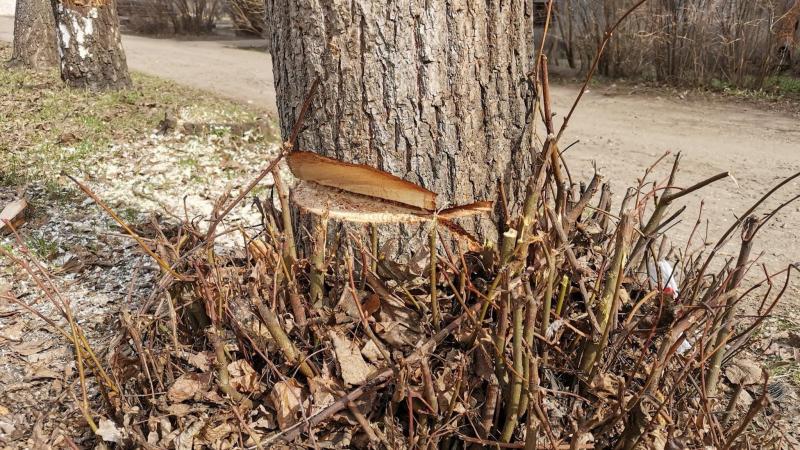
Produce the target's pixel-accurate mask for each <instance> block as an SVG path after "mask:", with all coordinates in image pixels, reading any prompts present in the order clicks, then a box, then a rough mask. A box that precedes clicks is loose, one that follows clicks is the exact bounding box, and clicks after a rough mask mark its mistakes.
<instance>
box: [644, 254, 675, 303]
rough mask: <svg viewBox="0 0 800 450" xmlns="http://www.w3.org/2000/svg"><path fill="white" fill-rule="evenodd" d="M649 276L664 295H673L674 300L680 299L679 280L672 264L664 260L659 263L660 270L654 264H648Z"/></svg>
mask: <svg viewBox="0 0 800 450" xmlns="http://www.w3.org/2000/svg"><path fill="white" fill-rule="evenodd" d="M647 275H648V276H649V277H650V281H652V282H653V284H655V285H656V286H658V288H659V289H661V290H662V291H664V293H666V294H669V293H671V294H672V296H673V298H677V297H678V279H677V274H676V273H675V269H674V268H673V267H672V264H671V263H670V262H669V261H667V260H664V259H662V260H661V261H659V262H658V268H656V266H655V264H653V263H652V262H649V263H647Z"/></svg>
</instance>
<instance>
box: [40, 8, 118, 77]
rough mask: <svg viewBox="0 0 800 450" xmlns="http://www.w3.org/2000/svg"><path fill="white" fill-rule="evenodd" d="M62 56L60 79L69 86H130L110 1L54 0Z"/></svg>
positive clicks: (116, 21)
mask: <svg viewBox="0 0 800 450" xmlns="http://www.w3.org/2000/svg"><path fill="white" fill-rule="evenodd" d="M53 8H54V11H55V18H56V25H57V30H58V33H57V34H58V41H59V46H60V56H61V79H63V80H64V81H65V82H66V83H67V85H69V86H72V87H80V88H88V89H92V90H100V89H122V88H126V87H128V86H130V83H131V79H130V76H129V75H128V64H127V62H126V60H125V52H124V51H123V49H122V42H121V40H120V33H119V18H118V17H117V8H116V4H115V2H114V1H113V0H61V1H59V0H53Z"/></svg>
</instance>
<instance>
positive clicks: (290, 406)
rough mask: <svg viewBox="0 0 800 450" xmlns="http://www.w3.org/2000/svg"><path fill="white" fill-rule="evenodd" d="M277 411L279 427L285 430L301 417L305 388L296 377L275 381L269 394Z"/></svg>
mask: <svg viewBox="0 0 800 450" xmlns="http://www.w3.org/2000/svg"><path fill="white" fill-rule="evenodd" d="M269 398H270V400H272V404H273V405H274V406H275V411H276V412H277V419H278V428H280V429H281V430H285V429H287V428H289V427H291V426H292V425H294V424H295V423H297V421H298V420H299V419H300V417H301V412H302V411H301V408H302V404H303V388H302V387H300V383H298V382H297V380H295V379H294V378H290V379H288V380H286V381H279V382H277V383H275V387H273V388H272V392H271V393H270V394H269Z"/></svg>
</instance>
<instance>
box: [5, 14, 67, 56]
mask: <svg viewBox="0 0 800 450" xmlns="http://www.w3.org/2000/svg"><path fill="white" fill-rule="evenodd" d="M9 64H10V65H11V66H20V67H26V68H30V69H40V68H44V67H51V66H55V65H56V64H58V47H57V39H56V24H55V19H54V18H53V8H52V6H51V4H50V0H17V6H16V11H15V13H14V50H13V53H12V54H11V61H10V62H9Z"/></svg>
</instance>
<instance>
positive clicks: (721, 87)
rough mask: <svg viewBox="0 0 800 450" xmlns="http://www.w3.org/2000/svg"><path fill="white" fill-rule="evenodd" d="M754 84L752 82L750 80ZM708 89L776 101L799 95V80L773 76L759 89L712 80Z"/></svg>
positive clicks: (735, 95) (791, 77)
mask: <svg viewBox="0 0 800 450" xmlns="http://www.w3.org/2000/svg"><path fill="white" fill-rule="evenodd" d="M750 81H753V83H755V81H754V80H750ZM709 88H710V89H711V90H714V91H718V92H722V93H725V94H728V95H733V96H734V97H743V98H752V99H766V100H776V99H779V98H782V97H796V96H798V95H800V78H798V77H793V76H789V75H775V76H771V77H768V78H767V79H766V80H764V82H763V85H762V87H761V88H759V89H751V88H746V87H741V86H736V85H734V84H732V83H730V82H728V81H725V80H720V79H717V78H714V79H712V80H711V82H710V84H709Z"/></svg>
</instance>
